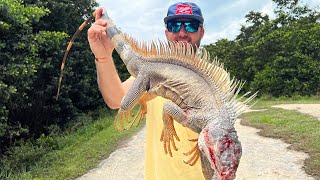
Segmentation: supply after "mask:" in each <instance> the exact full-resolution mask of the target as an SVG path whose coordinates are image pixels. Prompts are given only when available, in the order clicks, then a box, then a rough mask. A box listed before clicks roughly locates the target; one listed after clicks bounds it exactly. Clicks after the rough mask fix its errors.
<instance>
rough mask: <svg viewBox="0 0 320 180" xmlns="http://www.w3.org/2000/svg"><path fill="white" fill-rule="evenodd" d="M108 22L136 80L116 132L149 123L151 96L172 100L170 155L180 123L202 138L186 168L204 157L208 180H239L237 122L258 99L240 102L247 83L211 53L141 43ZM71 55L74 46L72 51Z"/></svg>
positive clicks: (166, 138)
mask: <svg viewBox="0 0 320 180" xmlns="http://www.w3.org/2000/svg"><path fill="white" fill-rule="evenodd" d="M92 17H93V16H91V18H92ZM102 19H104V20H106V21H107V24H108V25H107V34H108V36H109V38H110V39H111V40H112V42H113V44H114V45H115V49H116V51H117V52H118V53H119V54H120V57H121V59H122V60H123V62H124V63H125V65H126V67H127V69H128V71H129V73H130V74H131V75H132V76H134V77H135V78H136V79H135V81H134V83H133V84H132V87H131V88H130V89H129V91H128V93H127V94H126V95H125V97H124V98H123V100H122V102H121V108H120V109H119V112H118V115H117V116H116V119H115V127H116V128H117V129H118V125H117V124H118V123H120V124H121V128H122V129H124V126H123V122H124V121H126V122H127V123H132V124H133V123H134V121H135V120H136V119H139V122H140V121H141V120H142V119H143V118H144V116H145V114H146V102H145V101H143V98H142V97H143V95H144V94H145V93H148V94H150V95H153V96H161V97H164V98H166V99H169V100H171V101H169V102H166V103H165V104H164V105H163V124H164V126H163V130H162V134H161V140H162V141H163V142H164V150H165V152H166V153H167V152H169V154H170V155H171V156H172V154H171V146H173V148H174V149H175V150H176V149H177V148H176V147H175V143H174V137H175V138H176V139H177V140H179V138H178V136H177V134H176V131H175V129H174V124H173V120H176V121H177V122H179V123H180V124H182V125H183V126H185V127H188V128H190V129H191V130H193V131H195V132H197V133H199V138H198V139H197V140H194V141H197V145H196V146H195V148H193V149H192V150H191V151H190V152H188V153H186V154H187V155H191V154H193V156H192V157H191V158H190V160H189V161H187V162H186V163H187V164H190V165H194V164H195V163H196V161H197V160H198V158H199V157H200V159H201V163H202V172H203V175H204V177H205V179H212V178H215V179H234V178H235V176H236V170H237V168H238V165H239V162H240V157H241V153H242V147H241V143H240V141H239V140H238V136H237V132H236V130H235V128H234V122H235V120H236V118H237V117H238V116H239V115H240V114H241V113H243V112H244V111H245V110H246V109H247V108H248V106H247V104H248V103H249V102H250V101H251V100H252V99H253V98H254V97H255V96H256V93H254V94H253V95H251V96H250V97H248V98H246V100H244V101H242V102H241V101H239V99H241V98H242V97H245V96H247V95H248V94H249V93H246V94H245V95H243V96H241V97H240V98H237V95H238V93H239V91H240V89H241V87H242V86H243V83H242V82H240V81H237V80H235V79H232V80H230V79H229V73H227V72H226V71H225V70H224V68H223V65H222V64H219V62H218V61H217V60H214V61H213V62H212V63H210V62H209V60H210V57H209V53H207V52H206V50H205V49H202V50H201V52H202V53H200V55H199V54H198V53H196V51H195V50H194V49H193V48H192V46H191V45H186V44H181V43H176V42H161V41H159V42H155V41H154V42H140V41H136V40H134V39H133V38H132V37H129V36H128V35H126V34H125V33H122V32H121V31H120V30H119V29H118V28H117V27H116V26H115V25H114V24H113V22H112V20H111V19H110V18H109V16H108V15H107V13H106V11H104V13H103V15H102ZM86 23H87V22H86ZM79 30H81V29H80V28H79ZM73 40H74V38H73ZM69 49H70V47H69V46H68V49H67V51H69ZM64 62H65V59H64ZM64 62H63V65H64ZM61 70H63V68H61ZM61 78H62V73H61V76H60V79H61ZM60 83H61V80H60ZM59 87H60V85H59ZM58 95H59V94H57V96H58ZM136 104H140V110H139V112H138V114H137V116H136V118H135V119H134V121H133V122H129V120H128V117H129V116H130V115H131V110H132V108H133V107H134V106H135V105H136Z"/></svg>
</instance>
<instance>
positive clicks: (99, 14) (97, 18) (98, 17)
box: [95, 8, 103, 21]
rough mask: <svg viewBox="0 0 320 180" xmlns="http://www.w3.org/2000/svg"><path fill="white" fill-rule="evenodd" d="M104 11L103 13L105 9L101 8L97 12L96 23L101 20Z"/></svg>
mask: <svg viewBox="0 0 320 180" xmlns="http://www.w3.org/2000/svg"><path fill="white" fill-rule="evenodd" d="M102 11H103V8H99V9H98V10H97V12H96V19H95V21H97V20H99V19H100V18H101V15H102Z"/></svg>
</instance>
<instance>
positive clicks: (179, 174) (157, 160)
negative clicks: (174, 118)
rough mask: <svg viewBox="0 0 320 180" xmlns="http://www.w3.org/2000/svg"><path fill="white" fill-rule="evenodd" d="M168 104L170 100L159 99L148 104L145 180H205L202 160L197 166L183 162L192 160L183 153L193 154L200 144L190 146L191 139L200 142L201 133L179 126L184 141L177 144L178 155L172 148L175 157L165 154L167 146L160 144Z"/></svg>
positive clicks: (177, 127)
mask: <svg viewBox="0 0 320 180" xmlns="http://www.w3.org/2000/svg"><path fill="white" fill-rule="evenodd" d="M165 101H167V100H166V99H164V98H162V97H157V98H155V99H153V100H151V101H149V102H148V103H147V106H148V113H147V115H146V121H147V122H146V123H147V140H146V154H145V156H146V160H145V179H146V180H171V179H173V180H179V179H183V180H203V179H204V177H203V175H202V170H201V162H200V159H198V162H197V163H196V164H195V165H194V166H190V165H188V164H185V163H184V162H183V160H185V161H187V160H189V158H190V157H191V156H185V155H183V153H186V152H188V151H190V150H191V149H192V148H193V147H194V146H195V145H196V142H190V141H188V139H196V138H198V134H197V133H195V132H193V131H191V130H190V129H188V128H186V127H183V126H182V125H180V124H179V123H177V122H175V124H174V127H175V129H176V132H177V135H178V137H179V139H180V141H177V140H175V143H176V147H177V148H178V151H175V150H174V149H173V148H172V146H171V150H172V156H173V157H171V156H170V155H169V154H165V152H164V148H163V142H161V141H160V137H161V132H162V127H163V123H162V109H163V103H164V102H165Z"/></svg>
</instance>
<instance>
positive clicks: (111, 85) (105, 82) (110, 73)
mask: <svg viewBox="0 0 320 180" xmlns="http://www.w3.org/2000/svg"><path fill="white" fill-rule="evenodd" d="M96 69H97V81H98V86H99V89H100V92H101V95H102V97H103V99H104V101H105V103H106V104H107V105H108V106H109V107H110V108H112V109H118V108H119V107H120V103H121V100H122V98H123V96H124V95H125V89H124V87H123V85H122V82H121V80H120V78H119V76H118V73H117V70H116V68H115V65H114V62H113V60H112V57H110V58H108V59H103V60H102V61H100V60H99V59H98V60H97V61H96Z"/></svg>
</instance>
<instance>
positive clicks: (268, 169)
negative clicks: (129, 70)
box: [78, 104, 320, 180]
mask: <svg viewBox="0 0 320 180" xmlns="http://www.w3.org/2000/svg"><path fill="white" fill-rule="evenodd" d="M277 107H281V108H287V109H288V108H291V109H292V108H294V110H299V111H301V112H304V113H311V115H314V116H315V117H318V118H319V119H320V104H317V105H313V106H312V107H311V106H310V105H306V106H304V105H301V104H300V105H281V106H277ZM297 108H298V109H297ZM311 108H313V109H312V110H310V109H311ZM235 128H236V130H237V131H238V136H239V139H240V141H241V144H242V148H243V154H242V157H241V162H240V165H239V168H238V171H237V178H236V179H238V180H240V179H246V180H247V179H248V180H251V179H252V180H259V179H261V180H262V179H263V180H265V179H270V180H278V179H279V180H280V179H281V180H284V179H288V180H289V179H290V180H291V179H295V180H300V179H301V180H306V179H313V178H312V177H310V176H309V175H307V174H306V173H305V172H304V171H303V169H302V166H303V161H304V159H306V158H307V157H308V155H307V154H306V153H303V152H297V151H293V150H289V149H288V148H287V147H288V146H289V144H287V143H284V142H283V141H281V140H279V139H272V138H265V137H261V136H259V135H258V134H257V132H259V130H258V129H255V128H252V127H247V126H243V125H241V124H240V120H237V122H236V124H235ZM145 135H146V134H145V127H144V128H143V129H142V130H141V131H140V132H138V133H137V135H135V136H134V137H132V139H131V140H129V141H127V142H124V143H123V144H122V145H121V147H120V148H119V149H118V150H116V151H115V152H113V153H112V154H111V155H110V157H109V158H107V159H105V160H104V161H102V162H101V163H100V164H99V166H98V167H97V168H95V169H92V170H91V171H89V172H88V173H87V174H85V175H83V176H82V177H79V178H78V180H105V179H110V180H140V179H143V178H144V145H145Z"/></svg>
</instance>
